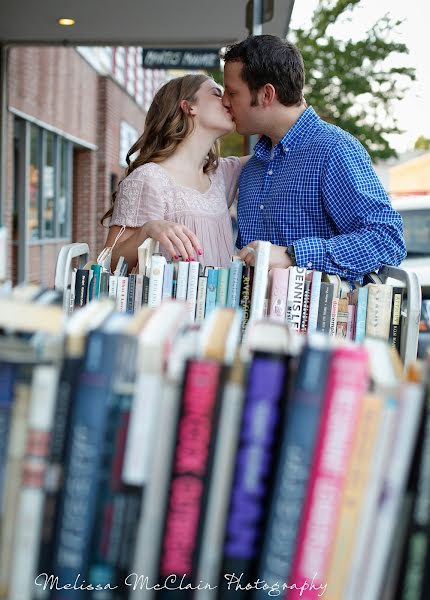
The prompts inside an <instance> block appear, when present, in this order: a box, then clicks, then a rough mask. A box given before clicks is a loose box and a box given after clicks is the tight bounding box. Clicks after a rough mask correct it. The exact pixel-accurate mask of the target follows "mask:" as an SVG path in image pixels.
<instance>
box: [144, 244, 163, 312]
mask: <svg viewBox="0 0 430 600" xmlns="http://www.w3.org/2000/svg"><path fill="white" fill-rule="evenodd" d="M165 264H166V259H165V257H164V256H162V255H161V254H153V255H152V259H151V275H150V280H149V292H148V306H149V308H156V307H157V306H159V305H160V304H161V297H162V294H163V275H164V265H165Z"/></svg>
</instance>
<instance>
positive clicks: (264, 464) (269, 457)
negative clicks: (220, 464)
mask: <svg viewBox="0 0 430 600" xmlns="http://www.w3.org/2000/svg"><path fill="white" fill-rule="evenodd" d="M287 369H288V360H286V358H285V356H278V355H265V354H255V355H254V358H253V360H252V363H251V366H250V370H249V375H248V381H247V384H246V391H245V403H244V412H243V417H242V425H241V432H240V440H239V448H238V452H237V457H236V464H235V471H234V477H233V485H232V493H231V499H230V506H229V510H228V517H227V525H226V531H225V543H224V558H223V568H222V572H223V573H226V574H228V573H230V574H232V573H243V578H244V580H245V581H254V579H253V576H254V575H255V573H254V572H253V568H254V565H255V561H256V560H257V558H258V556H259V552H260V539H261V535H262V527H263V515H264V513H265V507H266V505H267V502H268V499H269V497H270V492H271V486H270V484H269V481H270V475H271V472H270V466H271V465H273V464H274V463H275V455H276V430H277V424H278V422H279V419H280V417H281V415H282V404H283V403H284V401H285V398H284V394H285V387H284V386H285V379H286V374H287ZM223 584H224V586H222V587H220V589H219V598H220V600H221V599H222V598H224V597H229V596H230V595H231V593H232V590H231V589H230V587H229V584H231V581H228V579H227V578H225V581H223ZM246 594H247V592H246V593H244V592H243V591H240V590H234V593H233V595H234V596H235V597H238V598H246V597H247V595H246Z"/></svg>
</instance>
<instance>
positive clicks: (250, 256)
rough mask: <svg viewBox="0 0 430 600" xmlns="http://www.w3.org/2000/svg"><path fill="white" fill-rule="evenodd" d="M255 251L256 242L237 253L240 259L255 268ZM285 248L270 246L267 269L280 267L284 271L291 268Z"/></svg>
mask: <svg viewBox="0 0 430 600" xmlns="http://www.w3.org/2000/svg"><path fill="white" fill-rule="evenodd" d="M256 249H257V241H254V242H251V243H250V244H248V245H247V246H245V247H244V248H242V250H241V251H240V252H239V256H240V258H241V259H242V260H243V261H244V262H245V263H246V264H247V265H250V266H251V267H254V266H255V253H256ZM286 250H287V249H286V247H285V246H275V245H274V244H272V247H271V248H270V257H269V269H273V267H281V268H283V269H286V268H287V267H290V266H291V258H290V256H289V255H288V254H287V252H286Z"/></svg>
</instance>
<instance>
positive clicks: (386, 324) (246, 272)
mask: <svg viewBox="0 0 430 600" xmlns="http://www.w3.org/2000/svg"><path fill="white" fill-rule="evenodd" d="M270 246H271V244H270V243H269V242H259V243H258V246H257V255H256V265H255V268H254V267H249V266H247V265H246V264H244V263H243V262H242V261H241V260H240V258H239V257H232V262H231V264H230V266H229V267H228V268H220V267H205V268H203V267H202V266H201V265H200V264H199V263H198V262H195V261H191V262H186V261H181V260H178V261H173V262H171V261H167V260H166V258H165V257H164V256H163V255H162V254H160V253H158V252H155V250H156V249H157V247H156V244H155V243H154V241H153V240H147V241H146V242H145V243H144V244H143V245H142V246H141V248H140V249H139V265H138V267H137V268H135V269H133V270H132V271H131V273H130V274H129V275H127V272H128V267H127V264H126V263H125V262H124V258H123V257H121V258H120V259H119V261H118V264H117V266H116V269H115V271H114V273H110V272H109V271H107V270H106V269H104V268H103V267H102V266H101V265H100V264H97V263H88V264H87V265H85V267H84V268H83V269H75V270H74V271H73V274H72V281H71V286H70V290H69V302H68V306H69V312H73V310H75V309H76V308H79V307H82V306H84V305H85V304H86V303H87V302H89V301H91V300H93V299H96V298H103V297H110V298H112V299H113V300H114V301H115V303H116V307H117V310H119V311H120V312H126V313H130V314H133V313H134V312H137V311H138V310H140V309H141V307H142V306H149V307H151V308H155V307H157V306H159V305H160V304H161V303H162V302H163V301H165V300H170V299H172V298H176V299H178V300H182V301H185V302H187V305H188V313H189V318H190V320H191V321H195V322H201V321H203V319H204V318H206V317H208V316H209V315H210V314H211V313H212V311H213V310H214V308H215V307H224V306H226V307H229V308H237V307H240V308H241V309H242V310H243V330H245V328H246V326H247V324H248V321H249V320H250V319H251V320H252V319H255V318H263V317H265V316H268V317H269V318H270V319H273V320H276V321H279V322H287V323H289V325H290V326H291V327H292V328H293V329H295V330H296V331H300V332H302V333H308V332H313V331H322V332H325V333H327V334H329V335H330V336H337V337H343V338H347V339H350V340H355V341H358V342H362V341H363V339H364V338H365V336H371V337H378V338H382V339H386V340H388V339H389V340H390V341H391V344H392V346H393V347H395V348H397V350H398V351H400V347H401V328H402V320H403V319H402V304H403V300H404V288H402V287H392V286H391V285H387V284H385V283H382V281H381V280H380V279H379V278H378V276H377V275H376V274H372V275H369V276H367V277H366V281H368V283H365V285H358V284H356V285H355V286H351V285H350V284H349V283H348V282H346V281H343V280H341V279H340V277H339V276H338V275H329V274H327V273H321V272H320V271H314V270H307V269H305V268H302V267H289V268H288V269H280V268H273V269H271V270H270V271H269V269H268V258H269V253H270Z"/></svg>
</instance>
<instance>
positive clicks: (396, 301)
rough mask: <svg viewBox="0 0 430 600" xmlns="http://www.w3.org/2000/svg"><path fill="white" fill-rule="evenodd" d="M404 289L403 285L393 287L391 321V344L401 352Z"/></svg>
mask: <svg viewBox="0 0 430 600" xmlns="http://www.w3.org/2000/svg"><path fill="white" fill-rule="evenodd" d="M403 294H404V289H403V288H401V287H394V288H393V302H392V306H391V322H390V335H389V339H390V341H391V346H392V347H393V348H395V349H396V350H397V351H398V352H400V334H401V326H402V319H401V313H402V302H403Z"/></svg>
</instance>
